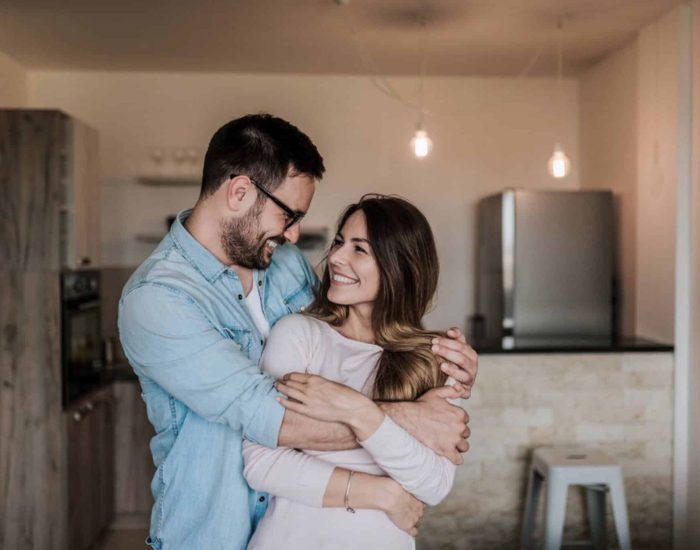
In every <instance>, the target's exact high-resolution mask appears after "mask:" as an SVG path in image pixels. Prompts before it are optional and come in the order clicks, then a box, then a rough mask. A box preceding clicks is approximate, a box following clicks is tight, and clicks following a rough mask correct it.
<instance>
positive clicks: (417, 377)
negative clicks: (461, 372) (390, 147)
mask: <svg viewBox="0 0 700 550" xmlns="http://www.w3.org/2000/svg"><path fill="white" fill-rule="evenodd" d="M357 211H362V213H363V214H364V216H365V222H366V224H367V237H368V240H369V242H370V245H371V246H372V251H373V254H374V258H375V259H376V262H377V265H378V266H379V277H380V282H379V292H378V294H377V297H376V300H375V302H374V308H373V310H372V328H373V330H374V337H375V343H376V344H377V345H378V346H381V347H382V348H383V349H384V351H383V353H382V355H381V357H380V359H379V362H378V364H377V367H376V371H375V373H374V375H375V376H374V387H373V392H372V397H373V398H374V399H377V400H382V401H413V400H414V399H417V398H418V397H420V395H421V394H423V393H424V392H426V391H428V390H429V389H431V388H434V387H437V386H441V385H443V384H444V383H445V380H446V378H447V376H446V375H445V374H444V373H443V372H442V371H441V370H440V365H439V362H438V360H437V358H436V357H435V356H434V355H433V353H432V351H431V350H430V348H431V341H432V339H433V338H434V337H435V336H438V335H439V333H437V332H431V331H427V330H425V329H424V328H423V324H422V319H423V316H424V315H425V314H426V312H427V311H428V309H429V307H430V306H431V304H432V300H433V297H434V295H435V291H436V289H437V283H438V276H439V265H438V257H437V250H436V248H435V239H434V238H433V232H432V231H431V229H430V225H429V224H428V220H426V219H425V216H423V214H422V213H421V212H420V210H418V209H417V208H416V207H415V206H413V205H412V204H411V203H410V202H408V201H407V200H405V199H402V198H400V197H397V196H385V195H375V194H372V195H365V196H363V197H362V198H361V199H360V201H359V202H357V203H355V204H351V205H350V206H348V207H347V208H346V209H345V211H344V212H343V214H342V215H341V216H340V220H339V222H338V230H337V231H338V232H340V231H341V230H342V228H343V226H344V225H345V222H346V221H347V220H348V218H349V217H350V216H352V215H353V214H354V213H355V212H357ZM329 287H330V273H329V268H328V262H326V266H325V268H324V272H323V276H322V278H321V285H320V288H319V291H318V294H317V296H316V299H315V301H314V303H313V304H312V305H311V307H310V308H309V309H308V311H307V313H308V314H309V315H312V316H314V317H316V318H318V319H321V320H323V321H326V322H327V323H330V324H331V325H333V326H341V325H342V324H343V323H344V322H345V320H346V319H347V317H348V306H344V305H339V304H334V303H332V302H330V301H329V300H328V297H327V296H328V289H329Z"/></svg>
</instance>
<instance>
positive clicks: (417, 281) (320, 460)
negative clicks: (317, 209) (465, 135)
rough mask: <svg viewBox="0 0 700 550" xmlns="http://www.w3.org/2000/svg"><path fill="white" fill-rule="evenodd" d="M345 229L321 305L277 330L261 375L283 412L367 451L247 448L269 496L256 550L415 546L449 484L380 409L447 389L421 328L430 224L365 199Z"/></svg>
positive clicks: (254, 475)
mask: <svg viewBox="0 0 700 550" xmlns="http://www.w3.org/2000/svg"><path fill="white" fill-rule="evenodd" d="M338 227H339V229H338V233H337V235H336V237H335V240H334V241H333V244H332V246H331V249H330V252H329V255H328V258H327V264H326V267H325V272H324V274H323V278H322V281H321V287H320V290H319V293H318V296H317V298H316V301H315V302H314V303H313V304H312V306H311V307H310V309H309V310H308V312H307V313H306V314H305V315H290V316H288V317H286V318H284V319H282V320H281V321H279V322H278V323H277V324H276V325H275V327H274V328H273V329H272V331H271V333H270V336H269V339H268V341H267V345H266V348H265V353H264V355H263V358H262V369H263V370H264V371H265V372H268V373H269V374H271V375H272V376H274V377H275V378H277V379H284V380H283V381H281V382H279V383H278V388H279V390H280V391H281V392H282V393H284V394H285V395H287V396H288V397H289V398H290V399H288V400H287V399H280V402H281V403H282V405H284V406H285V407H286V408H288V409H290V410H294V411H297V412H299V413H302V414H305V415H307V416H311V417H314V418H317V419H319V420H324V421H334V422H342V423H345V424H347V425H348V426H349V427H350V428H351V429H352V430H353V432H354V434H355V436H356V437H357V440H358V442H359V443H360V445H361V448H359V449H353V450H348V451H329V452H318V451H298V450H294V449H285V448H278V449H269V448H267V447H262V446H259V445H256V444H253V443H249V442H246V443H245V446H244V453H243V454H244V460H245V470H244V475H245V476H246V479H247V480H248V483H249V484H250V485H251V487H253V488H254V489H256V490H258V491H266V492H268V493H270V495H271V496H273V497H274V498H272V499H271V502H270V505H269V507H268V510H267V513H266V515H265V516H264V518H263V519H262V521H261V522H260V525H259V526H258V527H257V529H256V531H255V534H254V535H253V538H252V539H251V541H250V544H249V546H248V548H249V549H251V550H259V549H271V548H282V547H283V548H285V549H297V548H298V549H302V548H304V549H307V548H327V549H350V548H362V547H364V548H367V549H375V548H382V549H391V550H403V549H412V548H414V547H415V543H414V539H413V536H415V535H416V533H417V524H418V522H419V520H420V517H421V515H422V513H423V507H424V504H423V502H425V503H428V504H437V503H438V502H439V501H440V500H442V499H443V498H444V497H445V496H446V495H447V493H448V492H449V491H450V489H451V487H452V483H453V481H454V475H455V466H454V465H453V464H452V463H451V462H450V461H449V460H448V459H446V458H444V457H440V456H438V455H436V454H435V453H434V452H433V451H432V450H430V449H429V448H427V447H425V446H424V445H422V444H421V443H419V442H418V441H417V440H415V439H414V438H413V437H412V436H410V435H409V434H408V433H407V432H405V431H404V430H402V429H401V428H399V427H398V426H397V425H396V424H395V423H394V422H393V421H392V420H391V419H390V418H389V417H388V416H385V415H384V413H383V412H382V410H381V409H380V407H379V406H378V405H376V404H375V402H374V401H375V400H376V401H407V400H414V399H417V398H418V397H419V396H420V395H421V394H423V393H424V392H426V391H428V390H430V389H431V388H434V387H437V386H441V385H444V384H445V383H446V382H447V375H446V374H444V373H443V372H442V371H441V370H440V367H439V362H438V360H437V358H436V357H435V356H434V355H433V353H432V352H431V349H430V348H431V343H432V339H433V338H434V337H435V336H437V333H433V332H428V331H426V330H424V329H423V328H422V325H421V319H422V317H423V316H424V314H425V313H426V311H427V309H428V307H429V306H430V303H431V301H432V298H433V295H434V294H435V290H436V287H437V281H438V260H437V252H436V250H435V242H434V239H433V235H432V232H431V230H430V226H429V225H428V222H427V220H426V219H425V217H424V216H423V215H422V214H421V213H420V211H419V210H418V209H417V208H415V207H414V206H413V205H411V204H410V203H408V202H407V201H405V200H403V199H400V198H398V197H384V196H377V195H366V196H364V197H362V199H361V200H360V202H358V203H357V204H353V205H351V206H349V207H348V208H347V209H346V210H345V212H344V213H343V215H342V216H341V219H340V222H339V224H338ZM301 370H305V371H306V373H307V374H292V375H289V376H286V375H288V373H290V372H292V371H301ZM378 476H382V477H378ZM348 512H352V513H348Z"/></svg>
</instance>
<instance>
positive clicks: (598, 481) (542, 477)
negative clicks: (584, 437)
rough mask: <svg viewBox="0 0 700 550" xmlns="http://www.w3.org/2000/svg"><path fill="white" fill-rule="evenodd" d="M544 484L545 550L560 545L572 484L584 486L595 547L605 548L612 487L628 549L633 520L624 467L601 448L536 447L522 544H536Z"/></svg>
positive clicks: (527, 548)
mask: <svg viewBox="0 0 700 550" xmlns="http://www.w3.org/2000/svg"><path fill="white" fill-rule="evenodd" d="M543 483H544V484H545V485H546V499H547V500H546V503H545V504H546V506H545V525H544V549H545V550H559V549H560V547H561V544H562V536H563V531H564V519H565V517H566V496H567V493H568V490H569V485H580V486H583V487H584V488H585V490H586V507H587V509H588V517H589V521H590V529H591V538H592V541H591V542H592V543H593V547H594V548H595V550H603V549H605V548H607V532H606V531H607V529H606V525H607V523H606V510H605V508H606V506H605V494H606V492H607V490H608V489H609V490H610V496H611V500H612V507H613V515H614V518H615V530H616V531H617V540H618V544H619V546H620V550H630V533H629V521H628V519H627V504H626V502H625V487H624V484H623V481H622V468H621V467H620V466H619V465H618V464H616V463H615V461H614V460H613V459H612V458H610V457H609V456H608V455H606V454H605V453H603V452H602V451H598V450H591V449H581V448H575V447H560V448H557V447H540V448H539V449H535V452H534V454H533V457H532V464H531V465H530V472H529V479H528V486H527V499H526V502H525V514H524V517H523V531H522V539H521V548H522V549H523V550H531V549H532V548H533V544H534V542H533V535H534V531H535V514H536V512H537V500H538V497H539V493H540V490H541V488H542V484H543Z"/></svg>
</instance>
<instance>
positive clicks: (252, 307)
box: [245, 271, 270, 339]
mask: <svg viewBox="0 0 700 550" xmlns="http://www.w3.org/2000/svg"><path fill="white" fill-rule="evenodd" d="M259 276H260V275H259V273H258V272H257V271H254V272H253V288H252V289H251V291H250V292H249V293H248V296H246V297H245V303H246V306H248V311H249V312H250V316H251V317H252V318H253V323H255V327H256V328H257V329H258V330H259V331H260V334H262V335H263V338H265V339H267V337H268V336H269V335H270V323H268V322H267V319H265V314H264V313H263V309H262V300H261V299H260V292H258V286H259V285H258V280H259Z"/></svg>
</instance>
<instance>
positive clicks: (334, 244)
mask: <svg viewBox="0 0 700 550" xmlns="http://www.w3.org/2000/svg"><path fill="white" fill-rule="evenodd" d="M332 246H333V248H335V247H336V246H343V241H341V240H340V239H333V245H332Z"/></svg>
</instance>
